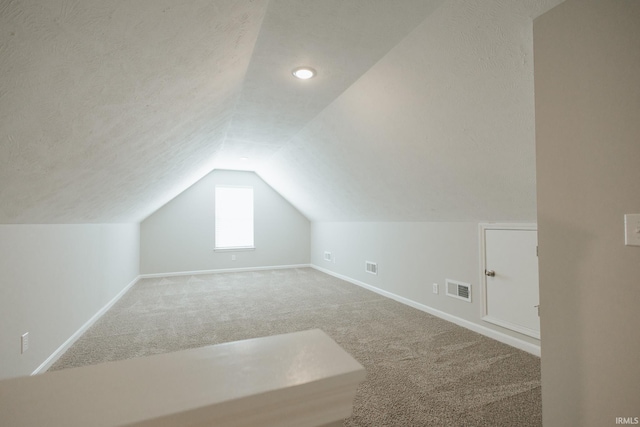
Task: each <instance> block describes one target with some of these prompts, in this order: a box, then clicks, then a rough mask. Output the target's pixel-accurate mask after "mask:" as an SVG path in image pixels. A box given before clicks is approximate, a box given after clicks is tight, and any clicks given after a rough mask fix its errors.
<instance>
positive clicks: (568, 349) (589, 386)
mask: <svg viewBox="0 0 640 427" xmlns="http://www.w3.org/2000/svg"><path fill="white" fill-rule="evenodd" d="M534 49H535V88H536V140H537V176H538V184H537V186H538V230H539V247H540V259H539V263H540V297H541V329H542V331H541V332H542V400H543V407H542V409H543V422H544V425H545V426H546V427H554V426H587V427H588V426H610V425H611V426H612V425H616V422H615V419H616V417H640V363H639V360H640V356H639V355H640V332H639V330H638V327H639V325H640V247H629V246H625V245H624V232H623V229H624V228H623V216H624V214H627V213H640V72H639V70H640V2H638V1H636V0H606V1H605V0H581V1H574V0H568V1H567V2H566V3H563V4H562V5H560V6H559V7H557V8H555V9H553V10H551V11H550V12H548V13H547V14H545V15H543V16H541V17H540V18H538V19H537V20H536V21H535V23H534Z"/></svg>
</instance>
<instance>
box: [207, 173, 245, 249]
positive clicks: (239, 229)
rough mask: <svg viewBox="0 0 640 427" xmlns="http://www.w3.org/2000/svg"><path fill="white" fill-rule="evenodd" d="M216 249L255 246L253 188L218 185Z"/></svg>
mask: <svg viewBox="0 0 640 427" xmlns="http://www.w3.org/2000/svg"><path fill="white" fill-rule="evenodd" d="M215 197H216V199H215V205H216V218H215V220H216V225H215V233H216V236H215V249H243V248H253V188H252V187H224V186H216V195H215Z"/></svg>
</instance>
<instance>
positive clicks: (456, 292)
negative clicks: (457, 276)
mask: <svg viewBox="0 0 640 427" xmlns="http://www.w3.org/2000/svg"><path fill="white" fill-rule="evenodd" d="M447 296H450V297H453V298H458V299H461V300H464V301H467V302H471V285H470V284H468V283H463V282H458V281H455V280H451V279H447Z"/></svg>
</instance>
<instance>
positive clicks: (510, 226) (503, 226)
mask: <svg viewBox="0 0 640 427" xmlns="http://www.w3.org/2000/svg"><path fill="white" fill-rule="evenodd" d="M478 230H479V233H480V239H479V241H480V251H479V253H480V272H479V273H480V280H479V282H478V283H480V288H481V291H482V296H481V299H482V317H481V319H482V320H483V321H485V322H488V323H492V324H494V325H498V326H501V327H503V328H506V329H509V330H511V331H515V332H518V333H521V334H523V335H527V336H529V337H532V338H536V339H540V332H538V331H534V330H533V329H529V328H524V327H521V326H518V325H513V324H511V323H508V322H504V321H501V320H499V319H495V318H493V317H491V316H489V314H488V312H487V276H486V275H485V274H484V273H485V270H486V268H487V257H486V253H485V252H486V251H485V248H486V237H485V231H487V230H524V231H536V232H537V231H538V224H536V223H480V224H479V225H478ZM539 289H540V288H539V287H538V292H540V291H539Z"/></svg>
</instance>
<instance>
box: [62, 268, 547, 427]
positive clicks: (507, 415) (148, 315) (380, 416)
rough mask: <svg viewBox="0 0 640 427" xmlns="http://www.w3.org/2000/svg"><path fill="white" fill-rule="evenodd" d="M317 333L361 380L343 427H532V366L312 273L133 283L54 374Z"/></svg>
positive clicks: (524, 357) (534, 362)
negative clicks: (356, 367) (354, 363)
mask: <svg viewBox="0 0 640 427" xmlns="http://www.w3.org/2000/svg"><path fill="white" fill-rule="evenodd" d="M313 328H320V329H322V330H323V331H325V332H326V333H327V334H328V335H329V336H331V337H332V338H333V339H334V340H335V341H336V342H337V343H338V344H340V345H341V346H342V347H343V348H344V349H345V350H346V351H348V352H349V353H350V354H351V355H352V356H353V357H354V358H356V359H357V360H358V361H359V362H360V363H361V364H362V365H363V366H364V367H365V368H366V370H367V380H366V381H365V382H364V383H363V384H361V386H360V388H359V389H358V393H357V396H356V399H355V402H354V414H353V416H352V417H350V418H349V419H347V420H346V421H345V423H344V425H345V426H411V427H413V426H491V427H497V426H508V427H516V426H540V425H542V410H541V397H540V360H539V359H538V358H537V357H535V356H532V355H530V354H528V353H526V352H523V351H520V350H517V349H515V348H512V347H510V346H507V345H505V344H501V343H499V342H497V341H494V340H492V339H489V338H486V337H484V336H482V335H479V334H476V333H474V332H471V331H469V330H467V329H464V328H461V327H459V326H457V325H455V324H452V323H449V322H446V321H444V320H441V319H439V318H436V317H433V316H431V315H429V314H426V313H424V312H421V311H419V310H416V309H413V308H411V307H408V306H405V305H403V304H400V303H398V302H395V301H393V300H390V299H387V298H385V297H382V296H380V295H378V294H375V293H373V292H370V291H368V290H365V289H362V288H360V287H358V286H355V285H352V284H350V283H347V282H344V281H342V280H339V279H336V278H334V277H331V276H329V275H326V274H324V273H321V272H318V271H316V270H313V269H310V268H303V269H291V270H269V271H256V272H243V273H219V274H211V275H199V276H182V277H167V278H158V279H143V280H141V281H139V282H138V283H137V284H136V285H134V286H133V287H132V289H131V290H130V291H129V292H128V293H127V294H126V295H125V296H124V297H122V299H120V301H118V303H117V304H116V305H114V306H113V307H112V308H111V310H109V311H108V312H107V313H106V314H105V315H104V316H103V317H102V318H101V319H100V320H98V321H97V322H96V323H95V324H94V325H93V327H91V328H90V329H89V330H88V331H87V332H86V333H85V334H84V335H83V336H82V337H81V338H80V339H79V340H78V341H77V342H76V343H75V344H74V345H73V346H72V347H71V348H70V349H69V350H68V351H67V352H66V353H65V354H64V355H63V356H62V357H61V358H60V359H59V360H58V361H57V362H56V363H55V364H54V365H53V366H52V367H51V369H50V370H58V369H64V368H69V367H76V366H83V365H89V364H94V363H100V362H105V361H111V360H120V359H127V358H131V357H138V356H145V355H151V354H157V353H165V352H169V351H175V350H181V349H186V348H193V347H200V346H204V345H211V344H218V343H223V342H229V341H236V340H241V339H246V338H255V337H262V336H268V335H274V334H281V333H287V332H294V331H302V330H307V329H313Z"/></svg>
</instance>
